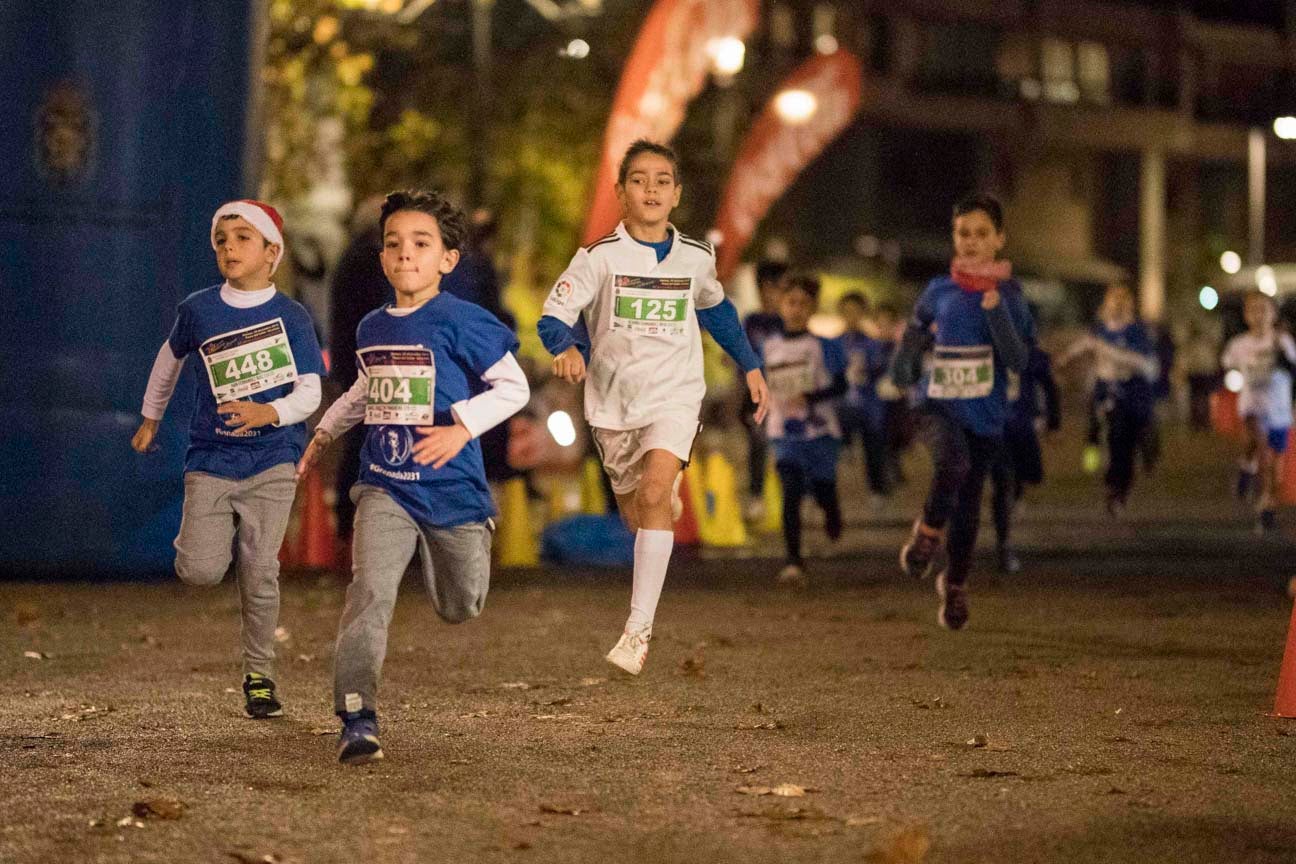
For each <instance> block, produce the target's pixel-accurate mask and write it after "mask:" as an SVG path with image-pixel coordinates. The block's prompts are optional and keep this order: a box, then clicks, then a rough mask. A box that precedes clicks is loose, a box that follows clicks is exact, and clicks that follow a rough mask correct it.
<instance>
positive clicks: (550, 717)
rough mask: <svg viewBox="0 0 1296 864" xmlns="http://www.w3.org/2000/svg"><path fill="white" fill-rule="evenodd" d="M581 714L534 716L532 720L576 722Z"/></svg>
mask: <svg viewBox="0 0 1296 864" xmlns="http://www.w3.org/2000/svg"><path fill="white" fill-rule="evenodd" d="M579 716H580V715H579V714H532V715H531V719H532V720H574V719H575V718H577V717H579Z"/></svg>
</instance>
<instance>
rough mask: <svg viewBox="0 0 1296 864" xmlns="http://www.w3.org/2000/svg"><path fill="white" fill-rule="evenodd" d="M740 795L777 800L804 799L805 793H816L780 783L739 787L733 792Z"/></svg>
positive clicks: (792, 784)
mask: <svg viewBox="0 0 1296 864" xmlns="http://www.w3.org/2000/svg"><path fill="white" fill-rule="evenodd" d="M734 791H735V792H737V793H738V794H740V795H776V796H778V797H779V798H804V797H805V794H806V793H807V792H815V791H818V790H816V789H813V788H807V787H805V786H797V785H796V784H795V783H780V784H779V785H778V786H739V787H738V788H737V789H735V790H734Z"/></svg>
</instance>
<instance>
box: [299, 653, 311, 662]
mask: <svg viewBox="0 0 1296 864" xmlns="http://www.w3.org/2000/svg"><path fill="white" fill-rule="evenodd" d="M297 660H298V662H300V663H314V662H315V655H314V654H298V655H297Z"/></svg>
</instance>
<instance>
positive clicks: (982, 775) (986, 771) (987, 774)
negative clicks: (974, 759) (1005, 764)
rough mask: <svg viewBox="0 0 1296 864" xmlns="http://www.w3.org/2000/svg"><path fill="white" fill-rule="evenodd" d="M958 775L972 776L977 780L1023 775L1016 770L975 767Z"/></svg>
mask: <svg viewBox="0 0 1296 864" xmlns="http://www.w3.org/2000/svg"><path fill="white" fill-rule="evenodd" d="M958 776H960V777H972V778H974V779H977V780H985V779H988V778H991V777H1020V776H1021V775H1020V774H1018V773H1017V772H1016V771H995V770H992V769H990V768H973V769H972V770H971V771H968V772H966V773H964V774H960V775H958Z"/></svg>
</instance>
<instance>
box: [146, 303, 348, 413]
mask: <svg viewBox="0 0 1296 864" xmlns="http://www.w3.org/2000/svg"><path fill="white" fill-rule="evenodd" d="M276 290H277V289H276V288H275V286H274V285H273V284H271V285H270V286H269V287H267V288H262V289H261V290H259V291H239V290H238V289H236V288H233V287H231V286H230V284H229V283H228V282H227V283H225V284H224V285H222V286H221V292H220V293H221V300H223V301H224V302H225V303H227V304H229V305H230V306H233V307H235V308H236V309H251V308H253V307H255V306H260V305H261V304H262V303H267V302H269V301H270V300H271V299H272V298H273V297H274V295H275V291H276ZM183 369H184V360H182V359H180V358H178V357H176V356H175V354H174V353H172V351H171V343H170V340H167V341H164V342H163V343H162V347H161V348H159V349H158V353H157V358H156V359H154V361H153V370H152V371H151V372H150V373H149V380H148V387H147V388H145V390H144V404H143V406H142V407H141V408H140V414H142V415H143V416H144V417H145V418H147V419H149V420H161V419H162V416H163V415H164V414H166V408H167V405H168V404H170V402H171V397H172V396H173V395H175V388H176V382H178V381H179V380H180V372H181V370H183ZM323 394H324V387H323V385H322V384H321V383H320V376H318V375H316V374H314V373H311V374H308V375H300V376H298V378H297V380H296V381H295V382H294V383H293V389H292V392H291V393H289V394H288V395H287V396H284V397H282V398H279V399H275V400H274V401H272V402H269V403H268V404H269V405H270V407H272V408H274V409H275V413H276V414H278V415H279V422H277V423H276V424H275V425H276V426H292V425H293V424H294V423H301V422H303V421H304V420H305V419H306V418H307V417H309V416H310V415H312V414H314V413H315V409H316V408H318V407H319V404H320V399H321V398H322V397H323Z"/></svg>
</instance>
